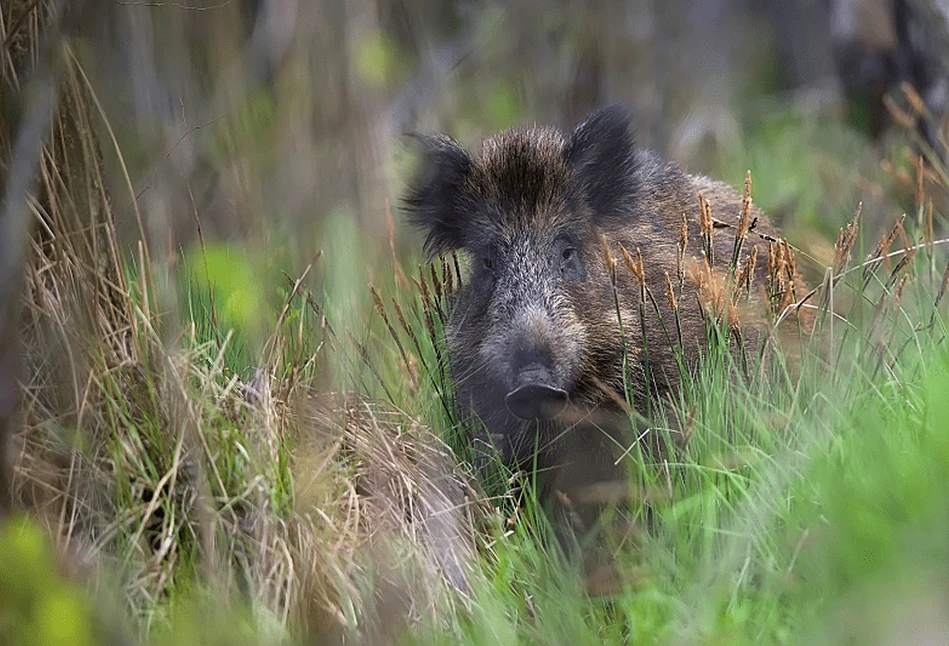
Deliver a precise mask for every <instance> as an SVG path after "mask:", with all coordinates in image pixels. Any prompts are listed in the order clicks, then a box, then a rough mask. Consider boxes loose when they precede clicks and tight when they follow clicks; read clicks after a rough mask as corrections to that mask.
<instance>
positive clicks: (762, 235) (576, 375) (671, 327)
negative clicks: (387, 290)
mask: <svg viewBox="0 0 949 646" xmlns="http://www.w3.org/2000/svg"><path fill="white" fill-rule="evenodd" d="M630 128H631V124H630V119H629V117H628V115H627V113H626V112H625V111H624V110H623V109H622V108H619V107H616V106H609V107H605V108H601V109H599V110H597V111H594V112H593V113H591V114H590V115H589V116H588V117H587V118H586V119H585V120H584V121H583V122H582V123H580V125H579V126H577V127H576V129H575V130H574V131H573V132H572V133H571V134H569V135H566V136H565V135H564V134H563V133H561V132H560V131H559V130H557V129H555V128H550V127H529V128H515V129H511V130H507V131H505V132H502V133H500V134H498V135H496V136H494V137H492V138H490V139H487V140H486V141H485V142H484V144H483V148H482V151H481V154H480V155H478V156H473V155H471V154H469V153H468V152H467V151H466V150H465V149H464V148H463V147H462V146H460V145H459V144H458V143H457V142H455V141H453V140H452V139H450V138H448V137H445V136H431V137H421V138H420V140H421V143H422V149H423V164H422V170H421V172H420V174H419V177H418V180H417V182H416V184H415V185H414V187H413V188H412V189H411V191H410V193H409V195H408V196H407V198H406V201H405V205H406V209H407V211H408V213H409V216H410V218H411V220H412V221H414V223H415V224H416V225H418V226H419V227H421V228H422V229H423V230H424V231H425V232H426V233H427V237H426V240H425V249H426V251H427V252H428V253H429V254H431V255H437V254H442V253H445V252H450V251H453V250H460V251H462V252H463V254H464V255H466V256H467V258H468V261H469V262H468V265H469V268H470V276H468V278H467V280H466V282H465V284H464V287H463V288H462V289H461V291H460V293H459V294H458V295H457V299H456V302H455V304H454V309H453V312H452V315H451V319H450V324H449V329H448V331H447V335H446V336H447V347H448V354H449V359H450V364H451V375H452V381H453V384H454V389H455V396H456V398H457V402H458V405H459V408H460V410H461V412H462V414H463V416H464V418H465V419H466V420H467V421H468V422H469V423H471V424H473V425H474V426H475V430H476V433H475V434H476V441H477V442H479V443H481V444H483V445H484V446H486V447H489V448H488V449H487V450H485V451H484V452H483V453H482V454H483V455H492V454H493V455H497V453H495V451H496V452H499V453H500V456H501V458H502V460H503V461H504V463H505V464H507V465H508V466H510V467H514V468H517V467H523V466H527V465H529V464H531V463H535V464H536V465H537V466H539V467H542V468H545V469H547V468H550V467H557V468H560V467H563V466H564V465H568V464H572V465H573V466H574V469H573V470H572V471H571V473H572V475H570V474H567V475H564V474H565V473H566V472H564V471H563V470H562V469H561V470H556V469H555V471H556V472H557V473H558V474H559V475H558V476H557V480H556V482H557V484H556V486H557V487H558V488H560V489H569V488H570V486H571V484H572V485H578V483H588V482H589V481H590V480H591V479H593V480H602V479H613V478H614V477H618V475H619V473H618V471H617V469H616V468H615V467H616V464H615V463H616V460H615V454H616V453H617V450H619V451H622V450H623V445H624V444H625V445H628V441H622V440H619V439H618V438H617V437H616V435H615V433H612V432H606V433H604V432H603V429H602V428H599V427H598V425H597V424H594V423H586V424H585V423H577V421H578V419H581V418H582V417H583V413H584V412H591V411H614V412H620V411H621V410H622V409H623V401H624V399H626V398H627V395H628V399H629V400H630V402H631V404H632V405H633V406H634V407H635V408H637V409H639V410H641V411H645V410H646V407H647V406H648V404H649V401H650V398H657V397H663V396H667V395H669V394H670V393H674V392H675V390H676V389H677V388H678V387H679V384H680V377H681V371H682V370H684V369H689V368H690V367H691V366H694V365H695V362H696V361H698V360H699V358H700V357H701V355H702V352H703V348H705V347H706V345H707V338H708V336H707V321H708V320H709V319H714V318H715V316H719V317H720V318H722V319H723V321H724V325H725V326H726V327H728V325H731V326H732V327H733V328H735V329H736V331H737V330H738V329H739V328H740V331H741V333H740V334H736V336H735V338H736V339H739V340H738V341H737V342H736V343H737V344H738V345H739V346H740V347H739V348H738V349H739V351H740V352H745V353H747V354H749V355H750V354H752V353H754V352H755V351H756V350H757V349H758V346H759V344H760V342H761V340H762V335H761V333H762V332H763V331H766V330H767V329H768V327H769V325H770V323H769V320H768V318H767V317H766V316H765V315H764V314H765V312H766V311H767V308H768V306H769V305H770V302H771V301H772V299H774V301H775V302H778V301H782V302H783V305H782V307H785V308H787V305H788V303H789V302H790V301H791V295H792V294H794V293H795V292H794V290H795V288H796V289H797V291H798V292H801V293H803V289H802V288H803V285H802V283H801V282H800V277H799V276H797V274H796V271H795V270H794V269H793V263H790V262H789V261H788V260H787V259H786V260H785V261H784V263H783V265H782V266H781V267H780V268H779V270H778V271H776V270H775V265H776V261H775V258H778V261H780V257H782V254H785V253H787V254H789V253H790V250H789V248H788V247H787V245H786V244H782V243H781V242H780V240H779V239H778V237H777V236H778V234H777V232H776V231H775V230H774V228H773V227H772V226H771V225H770V224H769V223H768V220H767V218H766V217H765V216H764V214H763V213H762V212H761V211H759V210H758V209H757V208H756V207H754V206H751V205H750V202H748V203H745V202H746V200H745V199H744V197H743V196H742V195H741V194H739V193H738V192H736V191H735V190H734V189H732V188H731V187H730V186H728V185H726V184H723V183H720V182H716V181H712V180H710V179H708V178H706V177H700V176H695V175H689V174H687V173H686V172H685V171H683V170H682V168H680V167H679V166H678V165H677V164H675V163H672V162H666V161H663V160H661V159H660V158H659V157H658V156H657V155H655V154H654V153H652V152H648V151H645V150H640V149H638V148H637V147H636V146H635V144H634V139H633V135H632V134H631V130H630ZM700 194H701V196H702V198H703V200H705V201H707V203H708V205H709V207H710V208H701V207H700V198H699V195H700ZM742 216H743V217H742ZM726 225H731V226H726ZM707 236H711V240H709V238H708V237H707ZM736 238H738V239H740V240H741V243H740V244H737V245H736ZM709 252H710V253H709ZM709 255H710V256H711V257H710V258H709V257H707V256H709ZM755 258H757V259H758V261H757V262H756V261H755ZM766 258H770V261H768V260H766ZM709 263H710V264H709ZM778 264H780V262H778ZM769 266H770V267H769ZM683 274H686V276H685V277H684V278H681V277H682V276H683ZM778 274H780V275H778ZM795 281H797V282H795ZM729 284H730V285H732V288H728V287H727V285H729ZM680 286H681V287H680ZM778 288H780V290H781V293H777V290H778ZM716 290H717V292H718V293H716ZM732 294H734V295H735V296H737V295H738V294H741V296H740V297H735V298H733V297H732ZM644 295H645V296H646V298H645V300H644V298H643V297H644ZM735 303H741V304H742V305H743V309H741V310H739V309H738V308H737V306H735ZM641 304H642V307H641ZM787 309H788V310H789V311H790V309H791V308H787ZM660 317H661V318H660ZM740 318H743V319H744V320H743V321H742V322H741V324H739V321H738V319H740ZM791 318H793V317H791ZM568 411H572V412H573V413H576V412H577V411H581V415H580V417H579V418H578V416H577V415H576V414H573V415H568V414H566V412H568ZM587 419H593V417H587Z"/></svg>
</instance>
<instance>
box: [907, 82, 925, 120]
mask: <svg viewBox="0 0 949 646" xmlns="http://www.w3.org/2000/svg"><path fill="white" fill-rule="evenodd" d="M900 91H901V92H903V96H905V97H906V100H907V102H908V103H909V105H910V107H911V108H912V109H913V111H914V112H915V113H916V114H918V115H919V116H921V117H923V118H924V119H926V120H931V119H932V114H931V113H930V112H929V108H927V107H926V102H925V101H923V97H921V96H919V92H917V91H916V88H914V87H913V86H912V85H911V84H910V83H908V82H907V81H903V82H902V83H900Z"/></svg>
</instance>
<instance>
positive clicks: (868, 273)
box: [862, 213, 906, 289]
mask: <svg viewBox="0 0 949 646" xmlns="http://www.w3.org/2000/svg"><path fill="white" fill-rule="evenodd" d="M904 220H906V214H905V213H904V214H903V215H901V216H900V217H899V218H898V219H897V220H896V223H895V224H894V225H893V227H892V228H891V229H890V231H889V233H886V234H884V235H883V236H881V238H880V241H879V242H878V243H877V246H876V248H875V249H874V250H873V252H872V253H870V255H869V256H867V261H866V262H865V263H863V265H862V266H863V267H864V271H863V287H864V289H866V287H867V285H869V283H870V280H871V278H872V277H873V274H874V272H875V271H876V269H877V267H879V266H880V264H881V263H882V262H883V261H884V260H888V259H889V258H890V254H889V253H888V251H889V249H890V247H891V246H892V245H893V241H894V240H896V237H897V236H898V235H900V233H901V232H902V230H903V221H904Z"/></svg>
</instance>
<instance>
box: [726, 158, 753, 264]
mask: <svg viewBox="0 0 949 646" xmlns="http://www.w3.org/2000/svg"><path fill="white" fill-rule="evenodd" d="M750 217H751V171H750V170H749V171H748V172H747V173H745V190H744V193H743V194H742V198H741V210H740V211H739V213H738V224H737V227H736V231H735V248H734V251H733V252H732V263H731V271H732V272H735V271H737V269H738V259H739V257H740V255H741V247H742V245H743V244H744V242H745V237H746V236H747V235H748V224H749V222H750ZM739 282H741V281H739Z"/></svg>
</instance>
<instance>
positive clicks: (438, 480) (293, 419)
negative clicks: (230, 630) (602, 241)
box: [0, 2, 481, 640]
mask: <svg viewBox="0 0 949 646" xmlns="http://www.w3.org/2000/svg"><path fill="white" fill-rule="evenodd" d="M51 6H52V5H51V3H47V2H41V3H32V4H31V3H28V2H21V3H13V9H12V14H10V13H9V8H10V7H11V5H9V4H6V3H5V7H6V8H5V10H4V14H3V22H2V26H3V27H4V28H6V29H11V28H17V26H18V24H19V25H21V27H20V28H19V30H17V31H15V34H14V36H13V37H8V36H9V34H0V35H2V36H4V38H3V42H4V55H5V56H6V58H4V59H3V60H2V61H0V63H2V67H3V69H2V74H3V75H4V77H3V81H4V83H6V84H7V87H10V86H11V85H12V86H16V85H17V83H18V78H19V77H17V76H10V73H11V66H12V67H13V68H14V69H16V68H17V67H18V64H17V61H22V60H23V59H24V58H28V57H29V56H30V55H31V51H32V50H30V43H36V42H37V41H38V38H39V34H40V33H41V31H42V25H43V24H44V20H46V18H47V17H48V15H47V14H46V13H44V12H48V11H50V7H51ZM18 11H22V12H25V13H24V14H22V15H21V14H20V13H18ZM11 15H12V16H13V18H14V19H13V20H12V21H11ZM18 16H19V17H20V18H21V19H22V20H21V21H19V22H18V20H17V17H18ZM11 22H12V23H13V24H12V27H11ZM69 47H70V46H69V43H68V41H65V42H64V43H63V46H62V50H61V51H58V53H57V56H58V57H59V58H57V61H56V62H57V64H59V65H61V66H62V69H63V74H62V77H61V79H60V81H58V83H59V84H60V86H61V92H62V94H61V95H62V100H61V102H60V103H59V107H58V109H57V112H56V115H55V118H54V119H53V121H52V128H51V130H50V133H49V137H48V140H47V141H46V143H45V145H44V147H43V151H42V156H41V161H40V165H39V172H38V175H37V177H38V181H37V184H36V188H35V190H33V191H31V197H30V198H29V200H28V206H29V214H30V217H31V218H32V219H33V220H34V222H35V223H36V226H35V227H34V231H35V235H34V236H33V238H32V244H31V246H30V250H29V257H28V261H27V268H26V281H25V290H24V294H23V302H24V303H25V307H24V310H23V313H22V317H21V319H20V321H19V325H18V327H19V330H20V332H21V334H22V348H23V354H24V356H23V360H24V363H25V370H24V372H23V374H24V377H23V379H22V386H23V393H22V400H21V405H20V406H19V409H18V415H19V418H18V419H19V423H18V430H17V433H16V438H15V439H16V442H15V451H14V453H15V469H14V472H13V475H12V491H13V497H14V499H15V501H16V504H17V506H18V507H20V508H21V509H23V510H26V511H28V513H30V514H31V515H32V516H33V517H35V518H36V519H37V520H38V521H39V522H40V523H41V524H42V526H43V527H44V528H45V529H46V530H47V532H48V533H49V535H50V536H51V537H52V538H53V540H54V542H55V544H56V545H57V548H58V550H59V552H60V553H61V554H63V555H66V556H67V557H68V560H69V562H70V563H71V564H72V567H73V572H74V574H75V575H76V576H78V577H80V578H83V579H85V580H87V581H89V583H90V584H91V585H92V586H93V587H101V592H102V594H104V595H106V596H117V597H119V598H120V600H121V601H123V603H124V607H125V608H126V610H127V612H128V617H129V618H130V619H131V623H130V625H131V626H132V628H133V631H134V632H137V633H138V634H139V635H141V636H143V637H144V636H145V635H147V634H148V632H149V631H150V628H151V624H152V622H153V621H154V617H155V616H156V615H155V613H156V612H158V611H159V610H158V609H160V608H161V607H162V604H165V603H170V602H171V601H172V600H174V599H175V598H176V594H177V590H178V589H179V588H180V587H181V586H182V585H184V584H185V583H186V582H188V581H191V582H192V584H195V585H196V587H197V588H198V589H205V590H208V591H210V593H211V595H212V597H211V598H212V599H214V600H215V602H220V601H221V600H222V599H224V600H230V601H232V602H235V603H238V602H241V601H243V602H244V603H248V604H249V605H250V606H251V607H252V608H254V610H255V616H257V617H258V618H261V617H270V619H271V620H275V621H276V623H277V625H278V626H281V627H282V629H285V630H287V631H291V632H300V631H302V632H303V633H305V634H310V635H311V636H313V637H320V636H322V637H324V638H332V639H333V640H339V639H342V638H343V637H344V636H348V637H350V638H352V637H363V638H367V639H371V640H372V639H376V638H386V637H394V636H395V635H396V634H397V633H398V630H399V625H400V622H403V621H410V620H413V619H418V618H419V617H421V616H431V614H432V613H433V612H434V610H435V608H436V607H439V606H442V605H444V604H446V603H452V601H451V599H452V598H453V597H454V595H456V594H458V593H462V594H465V593H467V592H468V591H469V590H470V586H469V582H468V577H469V572H468V566H467V564H468V562H469V561H470V559H471V558H472V557H473V555H474V550H475V539H474V536H475V534H476V523H477V522H478V521H477V518H478V515H479V513H480V510H481V507H480V506H479V505H480V504H481V503H479V501H478V497H477V495H476V494H475V493H474V491H473V490H472V489H471V488H470V487H469V485H468V484H467V483H468V479H467V476H466V475H465V474H464V473H462V472H461V471H459V470H458V469H457V468H456V467H455V466H454V464H455V460H454V458H453V456H452V454H451V451H450V450H449V449H448V448H447V447H446V446H445V445H444V444H443V443H442V442H441V441H440V440H438V439H437V438H436V437H435V435H434V434H433V433H432V432H431V431H430V430H429V429H427V428H426V427H425V426H424V425H422V424H421V423H420V422H419V421H418V420H417V419H415V418H413V417H412V416H411V415H409V414H408V413H406V412H403V411H400V410H397V409H394V408H392V407H389V408H383V407H381V405H379V404H378V403H373V402H371V401H368V400H363V399H357V398H353V397H346V396H340V397H332V396H322V397H319V398H314V396H313V383H312V374H314V371H313V370H310V369H309V368H310V367H312V366H313V365H314V364H319V363H321V362H325V361H336V360H337V359H336V358H335V357H333V356H326V355H327V353H329V352H330V350H328V349H327V348H326V347H324V346H322V345H320V346H318V348H317V349H316V350H314V351H313V352H312V353H310V354H306V353H304V352H302V351H299V352H297V353H296V354H294V353H289V352H287V351H286V350H287V348H296V349H298V350H299V348H300V347H301V346H300V344H299V341H298V339H297V338H296V336H297V335H298V334H300V333H301V329H299V328H297V327H292V326H290V325H288V324H285V323H286V321H285V316H286V312H287V308H285V309H284V313H283V314H282V315H281V316H280V318H279V320H278V323H277V327H276V329H274V330H273V332H272V336H271V338H270V340H269V342H268V344H267V346H266V347H267V348H268V351H267V352H264V353H263V355H264V357H265V360H264V363H263V364H262V365H260V366H259V368H258V370H257V373H256V375H255V376H254V377H253V378H252V379H249V380H247V381H246V382H245V381H244V380H242V379H241V378H240V377H239V376H238V375H235V374H233V373H231V372H229V371H228V370H227V369H226V368H225V365H224V360H223V358H224V355H225V352H226V349H227V345H228V342H229V340H230V338H231V337H230V336H228V337H227V338H225V339H224V341H223V342H221V343H215V342H213V341H206V340H203V339H201V338H200V335H199V334H198V331H197V329H196V326H195V324H194V323H193V322H190V323H189V322H188V321H187V320H182V319H181V318H180V317H176V316H175V315H174V314H173V313H172V312H171V311H170V309H169V305H170V303H173V301H174V297H173V293H172V291H173V290H172V289H171V287H170V282H169V279H170V275H171V274H170V267H169V266H168V265H163V264H161V263H160V262H153V261H150V259H149V253H148V249H147V247H146V246H145V244H144V243H141V242H140V243H139V245H138V247H137V249H136V250H134V251H133V253H132V254H129V253H128V251H127V250H124V249H123V248H122V247H121V245H120V243H119V241H118V236H117V234H116V229H115V225H114V220H115V212H114V208H113V205H114V204H115V203H116V201H119V202H123V203H124V201H126V200H128V201H130V202H131V203H132V204H135V196H134V195H119V196H110V195H109V194H108V192H107V190H106V188H105V187H106V186H107V185H108V184H109V182H108V181H107V179H106V178H105V177H104V173H103V162H102V153H101V151H100V137H99V134H98V133H100V132H101V131H103V130H105V131H109V124H108V122H103V117H104V116H105V115H104V114H103V113H101V111H100V107H99V106H98V104H97V101H96V99H95V96H94V94H93V93H92V90H91V87H90V86H89V84H88V83H87V81H86V79H85V75H84V73H83V69H82V66H81V64H80V62H79V61H78V59H77V58H76V57H75V56H74V55H72V53H71V52H70V49H69ZM16 57H18V59H17V61H14V60H13V59H14V58H16ZM11 61H12V62H11ZM0 135H2V136H5V137H9V135H10V133H9V132H7V131H4V132H3V133H0ZM113 141H114V140H113ZM2 143H3V145H4V150H5V151H6V153H5V155H6V156H5V157H4V159H9V157H8V155H9V150H10V141H9V138H7V139H4V140H3V141H2ZM115 152H116V153H118V154H119V156H120V158H121V151H120V150H116V151H115ZM4 172H5V173H8V172H9V170H8V169H6V168H5V169H4ZM7 177H9V175H7ZM130 266H132V267H135V270H134V271H132V272H130V271H129V270H128V268H129V267H130ZM433 280H436V281H437V280H438V279H437V277H435V278H433ZM302 282H303V281H302V279H301V280H300V281H297V284H296V285H295V286H294V289H293V291H292V293H291V296H290V298H289V299H288V302H287V307H289V306H290V305H291V301H292V302H293V305H294V306H295V307H296V306H299V307H306V306H307V305H306V304H307V303H311V304H313V305H317V304H316V300H317V297H316V296H315V295H314V294H313V293H312V292H310V291H309V290H308V289H307V288H306V287H305V286H303V285H302V284H301V283H302ZM420 285H425V287H426V288H427V286H428V285H427V283H426V282H425V281H424V280H423V281H422V283H420ZM433 289H435V290H437V292H438V293H437V294H435V295H434V296H437V297H438V298H440V297H441V291H442V284H441V282H438V283H437V285H433ZM422 296H423V298H424V299H425V300H426V302H429V301H431V303H429V307H428V308H427V310H426V311H427V312H428V314H427V317H428V318H427V319H426V320H428V321H429V322H430V323H431V322H432V321H431V318H432V316H433V315H432V313H431V311H432V309H433V308H434V305H432V303H434V301H432V298H433V296H432V295H429V293H428V291H427V289H426V290H423V292H422ZM301 303H302V305H301ZM400 318H402V315H401V314H400ZM403 325H404V324H403ZM291 337H292V338H291ZM112 581H117V582H118V584H119V585H118V589H115V588H109V584H108V583H107V582H112Z"/></svg>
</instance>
